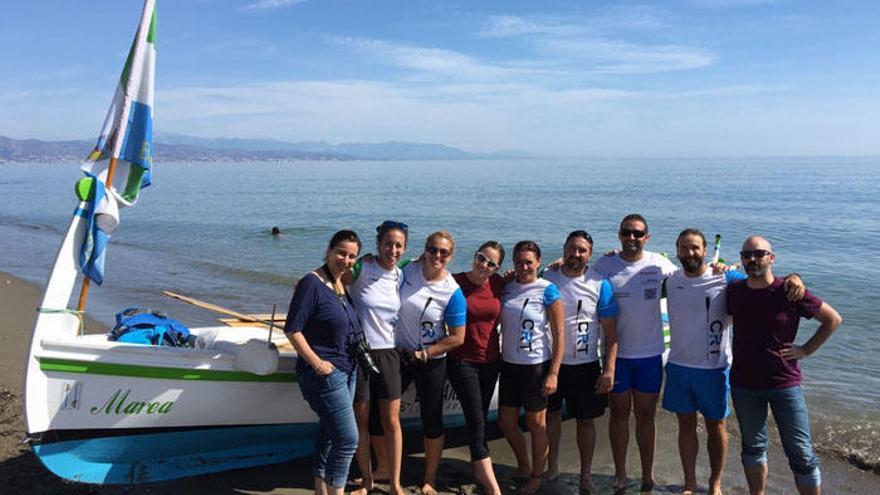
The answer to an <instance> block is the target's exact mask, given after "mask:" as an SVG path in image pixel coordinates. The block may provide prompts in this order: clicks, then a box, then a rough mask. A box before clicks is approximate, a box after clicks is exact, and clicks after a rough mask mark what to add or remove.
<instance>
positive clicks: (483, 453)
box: [446, 241, 504, 495]
mask: <svg viewBox="0 0 880 495" xmlns="http://www.w3.org/2000/svg"><path fill="white" fill-rule="evenodd" d="M503 261H504V247H503V246H501V244H500V243H498V242H495V241H488V242H485V243H483V245H482V246H480V248H479V249H477V252H476V254H474V261H473V264H472V265H471V270H470V271H468V272H460V273H456V274H455V275H453V277H455V281H456V282H458V285H459V286H460V287H461V290H462V292H463V293H464V296H465V299H466V300H467V329H466V331H465V333H464V344H463V345H462V346H461V347H458V348H456V349H454V350H453V351H451V352H450V353H449V356H448V357H447V358H446V372H447V374H448V375H449V382H450V383H451V384H452V388H453V390H455V395H456V396H458V401H459V403H460V404H461V409H462V412H464V419H465V423H466V424H467V430H468V437H469V439H470V444H469V447H470V452H471V470H472V471H473V473H474V477H475V478H476V479H477V481H478V482H480V484H481V485H482V486H483V488H484V489H485V491H486V493H487V494H488V495H501V488H500V487H499V486H498V480H497V479H496V478H495V471H494V470H493V468H492V459H491V458H490V457H489V445H488V442H487V440H486V423H487V422H488V415H489V402H490V401H491V400H492V394H494V392H495V386H496V385H497V383H498V369H499V368H498V366H499V363H498V359H499V357H500V356H501V349H500V345H499V342H498V322H499V317H500V315H501V292H502V291H503V290H504V280H503V279H502V278H501V276H500V275H498V273H497V272H498V269H499V268H500V267H501V263H502V262H503Z"/></svg>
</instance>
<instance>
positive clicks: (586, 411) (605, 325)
mask: <svg viewBox="0 0 880 495" xmlns="http://www.w3.org/2000/svg"><path fill="white" fill-rule="evenodd" d="M562 251H563V255H564V257H563V263H562V265H561V266H559V267H558V268H556V269H550V270H547V271H545V272H544V275H543V277H544V278H545V279H546V280H549V281H550V282H553V283H554V284H555V285H556V287H558V288H559V293H560V294H561V295H562V304H563V307H564V308H565V327H564V330H563V332H564V334H565V338H564V339H563V340H564V341H565V347H564V350H565V352H564V353H563V357H562V366H561V367H560V368H559V380H558V382H557V387H556V393H554V394H553V395H551V396H550V399H549V404H548V406H547V435H548V437H549V439H550V458H549V463H548V467H547V473H546V475H545V476H546V477H547V478H548V479H554V478H555V477H556V476H557V475H558V474H559V443H560V440H561V436H562V428H561V424H562V405H563V402H564V403H565V406H566V408H567V411H568V415H569V416H571V417H573V418H575V419H576V421H577V445H578V452H579V454H580V460H581V470H580V475H581V476H580V488H581V490H582V492H589V491H591V490H592V489H593V481H592V475H591V473H590V470H591V466H592V464H593V451H594V449H595V447H596V429H595V425H594V420H595V418H598V417H599V416H602V415H603V414H605V408H606V407H607V405H608V394H609V393H610V392H611V388H612V387H613V386H614V363H615V362H616V360H617V331H616V328H617V314H618V312H619V311H618V308H617V302H616V301H615V300H614V289H613V288H612V287H611V283H610V282H609V281H608V279H606V278H603V277H602V276H601V275H599V274H598V273H597V272H596V271H595V270H590V269H589V265H588V264H587V263H589V261H590V255H591V254H592V252H593V237H592V236H590V234H589V233H587V232H586V231H583V230H575V231H574V232H572V233H570V234H568V238H566V240H565V244H564V245H563V248H562ZM600 333H601V334H603V337H604V338H603V341H604V345H605V349H604V351H603V352H602V357H603V361H604V362H603V363H601V364H600V362H599V361H600V360H599V335H600Z"/></svg>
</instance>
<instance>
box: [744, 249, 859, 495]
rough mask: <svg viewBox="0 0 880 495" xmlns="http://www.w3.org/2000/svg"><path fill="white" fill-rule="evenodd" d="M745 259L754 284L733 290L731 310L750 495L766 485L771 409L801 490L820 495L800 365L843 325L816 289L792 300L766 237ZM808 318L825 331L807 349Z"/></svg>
mask: <svg viewBox="0 0 880 495" xmlns="http://www.w3.org/2000/svg"><path fill="white" fill-rule="evenodd" d="M740 256H741V258H742V262H743V266H744V268H745V270H746V273H747V274H748V278H747V279H745V280H740V281H736V282H733V283H732V284H730V286H729V287H728V289H727V312H728V313H729V314H730V315H731V316H733V346H732V347H733V365H732V367H731V371H730V384H731V392H732V396H733V407H734V409H735V410H736V415H737V420H738V421H739V429H740V433H741V435H742V454H741V458H742V463H743V469H744V471H745V475H746V480H747V481H748V485H749V492H750V493H751V494H752V495H763V494H764V487H765V485H766V483H767V472H768V470H767V407H768V406H769V407H770V408H771V410H772V411H773V418H774V419H775V420H776V427H777V430H778V431H779V436H780V439H781V440H782V445H783V447H784V450H785V455H786V456H787V457H788V462H789V466H790V467H791V470H792V472H793V473H794V480H795V485H796V486H797V489H798V492H799V493H801V494H819V493H821V481H822V479H821V475H820V473H819V458H818V457H817V456H816V453H815V452H814V451H813V442H812V438H811V436H810V423H809V418H808V416H807V404H806V401H805V400H804V394H803V391H802V390H801V386H800V385H801V370H800V366H799V365H798V361H799V360H801V359H803V358H805V357H807V356H809V355H811V354H812V353H814V352H816V350H817V349H819V347H820V346H821V345H822V344H823V343H824V342H825V341H826V340H828V337H830V336H831V334H832V333H834V330H835V329H837V327H838V326H839V325H840V323H841V321H842V319H841V317H840V314H838V313H837V311H835V309H834V308H832V307H831V306H830V305H828V304H826V303H824V302H822V300H821V299H819V298H818V297H816V296H814V295H813V294H811V293H810V291H805V293H804V297H803V298H802V299H801V300H799V301H797V302H793V303H792V302H789V301H788V300H787V299H786V297H785V291H784V289H783V279H782V278H779V277H775V276H774V275H773V263H774V262H775V261H776V255H775V254H774V253H773V246H771V245H770V242H769V241H768V240H767V239H765V238H763V237H760V236H752V237H749V238H748V239H746V241H745V242H744V243H743V245H742V251H740ZM801 318H815V319H816V320H818V321H819V322H820V323H821V325H820V326H819V328H818V329H817V330H816V332H815V333H814V334H813V336H812V337H810V339H809V340H807V342H806V343H804V344H803V345H796V344H795V343H794V340H795V337H796V336H797V330H798V323H799V322H800V319H801Z"/></svg>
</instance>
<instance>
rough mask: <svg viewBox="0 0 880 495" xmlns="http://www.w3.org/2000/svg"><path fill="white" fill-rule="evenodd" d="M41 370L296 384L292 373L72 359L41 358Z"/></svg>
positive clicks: (166, 378)
mask: <svg viewBox="0 0 880 495" xmlns="http://www.w3.org/2000/svg"><path fill="white" fill-rule="evenodd" d="M40 369H41V370H43V371H60V372H64V373H86V374H89V375H112V376H133V377H138V378H158V379H162V380H205V381H214V382H295V381H296V375H295V374H293V373H275V374H272V375H265V376H264V375H255V374H253V373H247V372H244V371H220V370H196V369H186V368H158V367H155V366H139V365H134V364H116V363H95V362H91V361H74V360H70V359H52V358H41V359H40Z"/></svg>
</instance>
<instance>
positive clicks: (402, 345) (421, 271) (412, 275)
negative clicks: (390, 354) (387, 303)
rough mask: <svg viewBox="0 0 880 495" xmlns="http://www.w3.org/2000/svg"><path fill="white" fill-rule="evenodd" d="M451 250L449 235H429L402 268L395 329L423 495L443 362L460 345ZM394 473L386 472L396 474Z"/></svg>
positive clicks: (438, 433) (437, 438)
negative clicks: (414, 421) (415, 416)
mask: <svg viewBox="0 0 880 495" xmlns="http://www.w3.org/2000/svg"><path fill="white" fill-rule="evenodd" d="M454 250H455V241H454V240H453V238H452V235H451V234H449V232H446V231H440V232H434V233H433V234H431V235H429V236H428V239H427V240H426V241H425V252H424V254H423V255H422V256H421V258H420V259H419V260H418V261H414V262H412V263H410V264H408V265H406V266H405V267H404V269H403V285H402V286H401V288H400V311H399V312H398V321H397V326H396V327H395V331H396V332H395V336H394V337H395V344H396V346H397V348H398V351H399V352H400V356H401V357H400V359H401V362H400V373H401V382H402V384H401V390H402V391H406V389H407V387H408V386H409V384H410V383H412V382H415V384H416V393H417V394H418V397H419V410H420V414H421V419H422V428H423V432H424V446H425V477H424V483H423V484H422V493H423V494H424V495H436V493H437V490H436V488H435V487H436V486H437V468H438V467H439V465H440V457H441V455H442V453H443V438H444V430H443V396H444V394H443V389H444V386H445V383H446V359H444V358H445V357H446V353H447V352H448V351H451V350H452V349H455V348H456V347H458V346H460V345H462V344H463V343H464V332H465V319H466V313H467V303H466V301H465V297H464V294H462V291H461V288H459V286H458V283H457V282H456V281H455V279H454V278H453V277H452V274H451V273H449V271H447V270H446V265H447V264H448V263H449V262H450V261H451V260H452V254H453V251H454ZM399 468H400V466H399V465H398V466H392V469H397V470H398V472H399ZM394 481H395V480H392V483H394ZM398 483H399V480H398Z"/></svg>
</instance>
